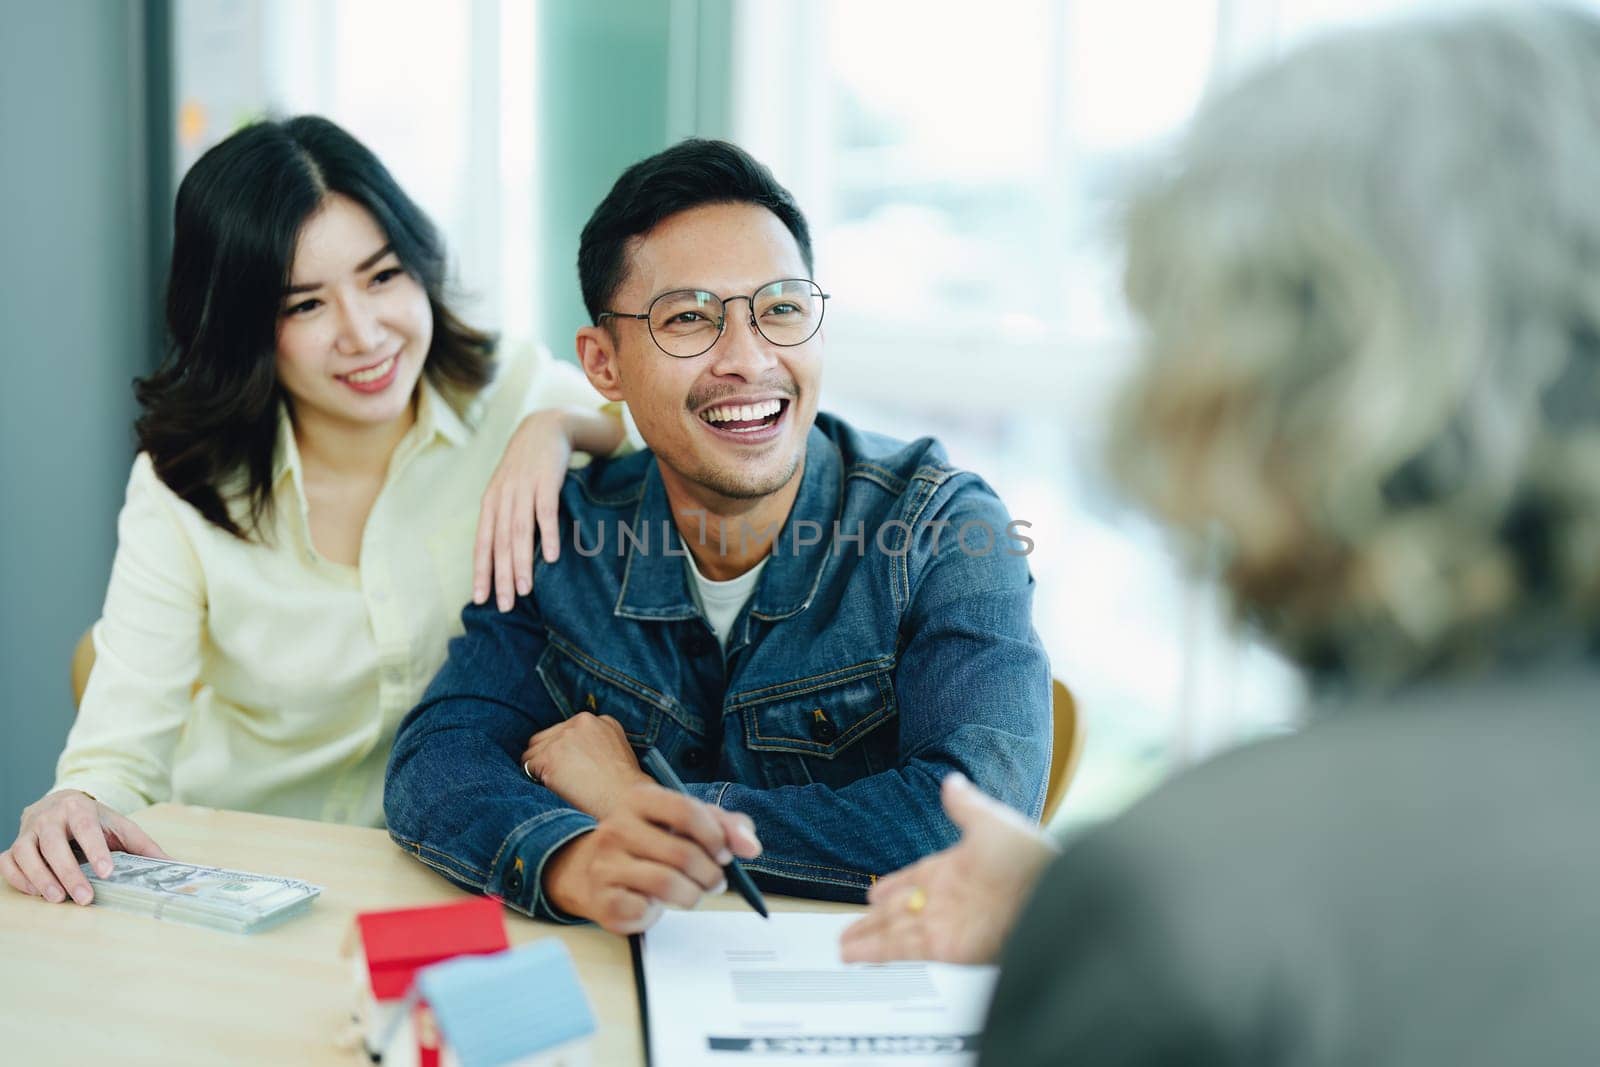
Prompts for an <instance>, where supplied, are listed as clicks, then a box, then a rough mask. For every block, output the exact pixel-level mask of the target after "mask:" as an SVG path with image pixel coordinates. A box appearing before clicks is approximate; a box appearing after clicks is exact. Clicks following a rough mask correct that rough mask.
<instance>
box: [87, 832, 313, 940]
mask: <svg viewBox="0 0 1600 1067" xmlns="http://www.w3.org/2000/svg"><path fill="white" fill-rule="evenodd" d="M111 858H112V860H113V861H114V863H115V866H114V867H113V868H112V871H111V873H110V874H108V875H106V876H105V877H104V878H102V877H100V876H99V875H97V874H95V873H94V870H93V869H92V868H91V867H90V866H89V865H88V864H87V863H85V864H83V873H84V875H85V876H86V877H87V878H88V879H89V884H90V885H92V886H94V902H95V903H96V904H103V905H105V906H106V907H108V908H117V909H120V910H122V911H135V912H139V913H140V914H143V915H154V916H155V917H156V918H158V919H167V920H169V921H171V922H179V923H187V924H189V925H190V926H204V927H208V928H210V929H212V930H226V931H228V932H229V933H235V934H253V933H258V932H259V931H262V930H266V929H268V928H270V927H273V926H276V925H278V924H279V923H281V922H283V921H284V920H285V919H291V918H293V917H294V916H296V915H299V914H300V913H301V912H303V911H305V910H306V909H307V908H309V907H311V902H312V901H313V900H315V899H316V898H317V895H318V894H319V893H321V892H322V887H321V886H315V885H311V884H309V883H307V882H301V881H297V880H296V879H293V878H278V877H275V876H273V875H270V874H251V873H249V872H247V871H230V870H226V869H224V868H222V867H200V866H196V865H195V864H192V863H177V862H174V861H172V860H156V859H149V858H147V857H145V856H132V855H129V854H128V853H126V852H113V853H111Z"/></svg>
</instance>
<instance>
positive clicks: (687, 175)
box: [578, 138, 812, 322]
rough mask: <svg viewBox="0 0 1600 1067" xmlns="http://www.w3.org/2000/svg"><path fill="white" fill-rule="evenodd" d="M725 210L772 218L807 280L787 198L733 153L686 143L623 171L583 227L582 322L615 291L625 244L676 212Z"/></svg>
mask: <svg viewBox="0 0 1600 1067" xmlns="http://www.w3.org/2000/svg"><path fill="white" fill-rule="evenodd" d="M729 203H735V204H737V203H743V204H758V205H760V206H761V207H764V208H766V209H767V210H768V211H770V212H772V213H773V214H774V215H776V216H778V219H779V220H780V221H781V222H782V223H783V224H784V226H786V227H787V228H788V230H789V233H790V234H792V235H793V236H794V240H795V244H797V245H799V246H800V257H801V258H802V259H803V260H805V264H806V274H807V275H808V276H809V275H810V274H811V272H812V265H811V230H810V228H809V227H807V226H806V217H805V215H803V214H801V212H800V205H798V204H796V203H795V200H794V197H793V196H792V195H790V193H789V190H787V189H785V188H784V187H783V186H781V185H779V184H778V181H777V179H776V178H774V177H773V176H772V172H771V171H770V170H768V169H767V168H766V167H765V166H763V165H762V164H760V163H758V162H756V160H755V159H753V158H752V157H751V156H750V153H748V152H746V151H745V150H744V149H742V148H740V147H739V146H738V145H735V144H729V143H728V142H727V141H711V140H705V139H703V138H690V139H688V140H685V141H680V142H679V143H677V144H675V145H673V146H672V147H671V148H668V149H667V150H666V151H664V152H657V153H656V154H655V155H653V156H651V157H649V158H648V159H642V160H640V161H639V162H637V163H635V164H634V165H633V166H631V167H629V168H628V169H627V170H625V171H623V172H622V177H620V178H618V179H617V183H616V184H615V185H613V186H612V187H611V191H610V192H609V193H607V194H606V198H605V199H604V200H602V201H600V206H599V207H597V208H595V209H594V214H592V215H590V216H589V221H588V223H586V224H585V225H584V227H583V237H582V238H581V239H580V240H579V242H578V283H579V285H581V286H582V287H583V304H584V307H586V308H587V309H588V311H589V321H590V322H598V321H599V315H600V312H602V311H605V310H606V305H607V304H608V303H609V302H610V300H611V298H612V296H613V295H614V294H615V293H616V291H617V289H618V287H619V286H621V285H622V278H623V275H624V273H625V272H626V267H627V262H626V261H627V248H628V242H629V241H630V240H632V239H633V238H635V237H638V236H640V235H641V234H646V233H649V232H650V231H651V230H653V229H655V227H656V226H657V225H658V224H659V223H660V222H662V221H663V220H664V219H667V218H670V217H671V216H673V215H676V214H678V213H679V212H680V211H687V210H689V209H690V208H695V207H700V206H701V205H703V204H729ZM628 310H630V311H632V310H636V309H632V308H630V309H628ZM638 310H642V309H638Z"/></svg>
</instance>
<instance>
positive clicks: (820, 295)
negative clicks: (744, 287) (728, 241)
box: [594, 278, 833, 359]
mask: <svg viewBox="0 0 1600 1067" xmlns="http://www.w3.org/2000/svg"><path fill="white" fill-rule="evenodd" d="M785 282H800V283H801V284H803V285H809V286H811V288H812V289H813V290H815V293H816V297H817V299H818V300H820V301H822V307H821V309H820V310H818V312H817V321H816V323H815V325H813V326H812V327H811V332H810V333H808V334H806V335H805V336H804V337H802V338H801V339H800V340H798V341H775V340H773V339H772V338H771V337H769V336H767V332H766V331H765V330H763V329H762V328H761V324H760V323H758V322H757V321H756V296H757V295H759V294H760V292H761V291H762V290H763V289H771V288H772V287H773V286H774V285H782V284H784V283H785ZM681 293H705V294H706V295H707V296H710V297H713V298H715V299H716V300H718V301H719V302H720V303H721V304H722V314H721V315H720V316H718V317H717V320H716V321H717V334H716V336H715V337H713V338H712V339H711V343H710V344H708V345H706V346H705V347H704V348H702V349H701V350H700V351H698V352H690V353H688V354H686V355H681V356H680V355H679V354H678V353H676V352H669V351H668V350H667V347H666V346H665V345H663V344H662V343H661V341H660V339H659V338H657V337H656V328H655V326H653V325H652V324H651V322H650V313H651V312H653V311H654V310H655V309H656V305H657V304H659V303H660V302H661V301H663V300H665V299H666V298H667V297H669V296H678V295H679V294H681ZM832 295H833V294H832V293H825V292H823V291H822V286H820V285H818V284H817V283H816V282H815V281H813V280H812V279H810V278H775V279H773V280H772V281H770V282H767V283H766V284H764V285H758V286H756V290H755V292H753V293H750V294H748V295H738V296H717V294H716V293H713V292H712V291H711V290H709V289H669V290H667V291H666V292H664V293H662V294H661V295H660V296H658V297H656V298H655V299H654V300H652V301H650V306H649V307H647V308H645V309H644V311H643V312H642V313H641V314H633V313H630V312H627V311H602V312H600V313H599V314H598V315H596V316H595V317H594V324H595V325H596V326H598V325H600V324H601V323H602V322H604V321H605V320H606V319H638V320H640V321H641V322H643V323H644V327H645V329H646V330H649V331H650V341H651V343H652V344H654V345H655V346H656V348H658V349H660V350H661V353H662V355H665V356H668V357H669V358H671V359H695V358H697V357H699V356H703V355H705V354H706V353H707V352H709V351H711V350H712V349H713V348H715V347H717V342H718V341H720V340H722V335H723V334H724V333H726V332H727V329H728V301H730V300H743V301H744V303H745V309H746V312H747V318H748V321H749V323H750V327H751V328H752V329H753V330H755V331H756V333H758V334H760V335H761V337H762V339H763V340H765V341H766V342H767V343H768V344H773V345H777V346H778V347H779V348H798V347H799V346H800V345H803V344H805V343H806V342H807V341H809V340H811V339H812V338H813V337H815V336H816V335H817V331H818V330H820V329H822V320H823V318H824V316H826V315H827V313H828V298H829V297H830V296H832Z"/></svg>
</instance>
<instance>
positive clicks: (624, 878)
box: [544, 783, 761, 934]
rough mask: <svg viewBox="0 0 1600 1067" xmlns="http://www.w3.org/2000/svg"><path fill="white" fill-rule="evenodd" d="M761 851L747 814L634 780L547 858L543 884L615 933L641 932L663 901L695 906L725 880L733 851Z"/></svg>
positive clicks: (562, 904)
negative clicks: (594, 821) (596, 820)
mask: <svg viewBox="0 0 1600 1067" xmlns="http://www.w3.org/2000/svg"><path fill="white" fill-rule="evenodd" d="M760 854H761V842H760V841H758V840H756V835H755V827H754V824H752V823H751V822H750V819H749V817H748V816H745V815H741V814H738V813H737V812H731V811H723V810H722V809H721V808H716V807H712V806H711V805H710V804H706V803H702V802H701V801H699V800H696V799H694V798H693V797H687V796H684V795H683V794H682V793H674V792H673V791H672V790H670V789H665V788H663V787H661V786H659V785H655V784H653V783H639V784H637V785H634V786H632V787H630V788H629V789H628V790H627V791H626V792H625V793H624V794H623V796H622V798H621V800H620V801H619V802H618V803H617V805H616V806H615V807H614V808H612V809H611V811H610V813H609V814H607V815H606V816H605V817H604V818H602V819H601V820H600V825H599V826H596V827H595V828H594V829H593V830H591V831H590V832H588V833H586V834H583V835H582V836H580V837H578V838H575V839H574V840H573V841H571V842H570V843H568V844H566V845H563V846H562V847H561V848H560V849H559V850H557V852H556V854H555V855H554V856H552V857H551V858H550V861H549V862H548V863H547V864H545V872H544V892H545V895H546V897H547V898H548V899H549V901H550V903H551V904H553V905H555V907H557V908H558V909H560V910H561V911H564V912H566V913H567V914H569V915H576V916H579V917H581V918H585V919H592V920H594V922H596V923H598V924H599V925H600V926H602V927H603V928H605V929H607V930H609V931H611V932H612V933H614V934H636V933H639V932H640V931H642V930H645V929H648V928H649V927H650V926H651V925H653V924H654V923H655V921H656V920H657V919H658V918H660V917H661V909H662V907H663V906H664V905H669V904H670V905H671V906H673V907H675V908H692V907H694V906H695V905H696V904H698V903H700V899H701V897H703V896H705V894H707V893H720V892H722V891H723V890H724V889H725V888H726V885H725V884H724V882H723V878H722V867H723V865H724V864H725V863H727V862H728V859H729V857H730V856H739V857H742V858H744V859H754V858H755V857H756V856H758V855H760Z"/></svg>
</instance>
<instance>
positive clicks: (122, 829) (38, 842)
mask: <svg viewBox="0 0 1600 1067" xmlns="http://www.w3.org/2000/svg"><path fill="white" fill-rule="evenodd" d="M74 845H76V846H77V847H78V848H79V849H80V850H81V851H82V852H83V858H84V859H85V860H87V861H88V862H89V865H90V867H91V868H92V869H93V870H94V872H95V873H96V874H98V875H100V876H101V877H104V876H106V875H108V874H110V873H111V862H112V861H111V852H112V851H113V850H116V851H120V852H131V853H133V854H135V855H139V856H151V857H153V858H155V859H162V860H166V859H171V858H172V857H171V856H168V855H167V854H166V852H164V851H163V850H162V848H161V846H160V845H158V844H156V843H155V841H154V840H152V839H151V837H150V835H149V834H147V833H145V832H144V831H143V830H142V829H140V828H139V824H138V823H136V822H134V821H133V820H132V819H130V818H128V817H127V816H126V815H122V814H120V813H118V812H116V811H113V810H112V809H111V808H108V807H106V806H105V805H104V804H102V803H100V802H99V801H97V800H95V799H94V798H93V797H91V796H90V795H89V794H87V793H84V792H80V791H79V790H76V789H59V790H57V791H56V792H54V793H46V794H45V795H44V796H43V797H42V798H40V799H39V800H38V801H37V802H36V803H33V804H30V805H28V807H26V808H24V809H23V811H22V824H21V826H20V827H19V828H18V830H17V839H16V840H15V841H13V842H11V847H10V848H8V849H6V851H4V852H0V876H3V877H4V878H5V880H6V883H7V884H8V885H10V886H11V888H12V889H15V890H16V891H17V892H19V893H27V894H29V895H30V896H39V897H44V898H45V899H46V900H48V901H50V902H51V903H60V902H61V901H63V900H66V899H67V898H68V897H71V898H72V899H73V900H75V901H77V902H78V903H79V904H88V903H90V902H91V901H93V900H94V889H93V887H92V886H90V885H89V881H88V879H86V878H85V877H84V875H83V871H82V869H81V868H79V866H78V858H77V856H75V855H74V854H73V851H72V850H73V846H74Z"/></svg>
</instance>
